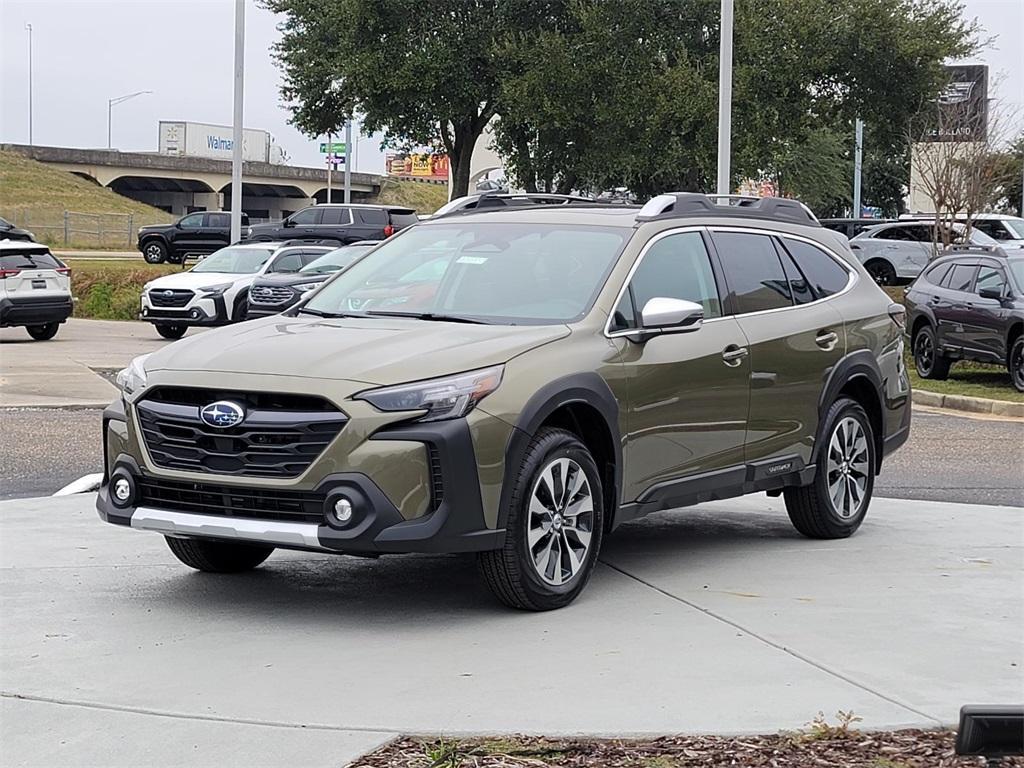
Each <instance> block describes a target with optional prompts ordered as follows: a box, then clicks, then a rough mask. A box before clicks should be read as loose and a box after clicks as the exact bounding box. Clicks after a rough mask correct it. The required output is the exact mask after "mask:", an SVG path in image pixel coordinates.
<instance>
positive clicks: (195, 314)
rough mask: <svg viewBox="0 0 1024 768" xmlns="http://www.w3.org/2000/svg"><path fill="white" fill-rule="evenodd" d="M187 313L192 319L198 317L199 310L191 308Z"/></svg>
mask: <svg viewBox="0 0 1024 768" xmlns="http://www.w3.org/2000/svg"><path fill="white" fill-rule="evenodd" d="M189 314H190V315H191V316H192V319H193V320H194V319H196V318H198V317H199V310H198V309H193V310H192V311H191V312H189Z"/></svg>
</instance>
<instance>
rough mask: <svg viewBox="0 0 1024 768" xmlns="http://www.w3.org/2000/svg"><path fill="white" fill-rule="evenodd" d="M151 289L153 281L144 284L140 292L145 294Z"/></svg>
mask: <svg viewBox="0 0 1024 768" xmlns="http://www.w3.org/2000/svg"><path fill="white" fill-rule="evenodd" d="M152 287H153V281H152V280H150V281H149V282H148V283H146V284H145V285H144V286H142V292H143V293H146V292H147V291H148V290H149V289H150V288H152Z"/></svg>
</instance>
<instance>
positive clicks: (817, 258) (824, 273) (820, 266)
mask: <svg viewBox="0 0 1024 768" xmlns="http://www.w3.org/2000/svg"><path fill="white" fill-rule="evenodd" d="M783 242H784V243H785V246H786V250H787V251H789V253H790V255H791V256H792V257H793V261H795V262H796V265H797V266H798V267H799V268H800V271H801V272H802V273H803V274H804V277H806V278H807V282H808V284H809V285H810V287H811V290H812V291H814V293H815V295H816V296H817V297H818V298H820V299H823V298H825V297H827V296H834V295H835V294H837V293H839V292H840V291H841V290H843V289H844V288H845V287H846V286H847V284H848V283H849V282H850V273H849V272H847V271H846V269H845V268H844V267H842V266H840V265H839V264H838V263H837V262H836V260H835V259H833V258H832V257H831V256H829V255H828V254H827V253H825V251H823V250H822V249H821V248H818V247H817V246H814V245H811V244H810V243H805V242H803V241H802V240H793V239H791V238H788V237H787V238H785V239H784V241H783Z"/></svg>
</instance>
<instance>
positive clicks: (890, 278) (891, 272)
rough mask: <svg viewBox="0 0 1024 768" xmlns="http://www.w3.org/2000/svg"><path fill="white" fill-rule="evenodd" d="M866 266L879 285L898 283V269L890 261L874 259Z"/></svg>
mask: <svg viewBox="0 0 1024 768" xmlns="http://www.w3.org/2000/svg"><path fill="white" fill-rule="evenodd" d="M864 267H865V268H866V269H867V271H868V274H870V275H871V277H872V278H873V279H874V281H875V282H876V283H878V285H896V270H895V269H894V268H893V266H892V264H890V263H889V262H888V261H883V260H882V259H874V260H872V261H869V262H868V263H867V264H865V265H864Z"/></svg>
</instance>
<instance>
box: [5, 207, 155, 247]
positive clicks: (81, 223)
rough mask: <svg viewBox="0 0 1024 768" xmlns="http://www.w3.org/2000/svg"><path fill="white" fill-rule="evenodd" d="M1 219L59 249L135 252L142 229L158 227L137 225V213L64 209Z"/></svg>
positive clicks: (10, 212)
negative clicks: (137, 236) (99, 249)
mask: <svg viewBox="0 0 1024 768" xmlns="http://www.w3.org/2000/svg"><path fill="white" fill-rule="evenodd" d="M0 216H2V217H3V218H5V219H7V221H9V222H11V224H14V226H16V227H21V228H22V229H27V230H29V231H30V232H32V233H33V234H34V235H35V238H36V240H38V241H39V242H41V243H46V244H47V245H49V246H51V247H55V248H119V249H123V250H133V249H134V248H135V242H136V235H137V232H138V227H139V226H142V225H144V224H154V223H156V222H153V221H148V220H147V221H137V220H136V219H137V218H141V217H136V215H135V214H133V213H82V212H80V211H68V210H64V209H61V208H53V209H46V208H38V207H33V208H19V207H17V206H14V207H10V208H3V209H0Z"/></svg>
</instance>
